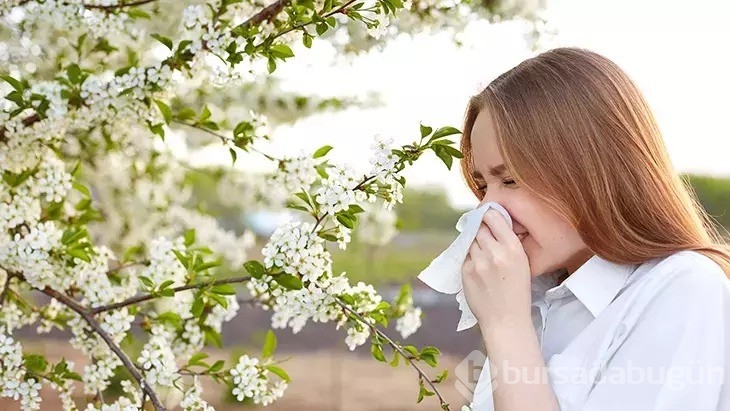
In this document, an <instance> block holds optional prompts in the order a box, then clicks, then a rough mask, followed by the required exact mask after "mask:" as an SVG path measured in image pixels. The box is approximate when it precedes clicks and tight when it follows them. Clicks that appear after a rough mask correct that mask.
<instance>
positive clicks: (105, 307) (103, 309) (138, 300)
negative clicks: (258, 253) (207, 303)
mask: <svg viewBox="0 0 730 411" xmlns="http://www.w3.org/2000/svg"><path fill="white" fill-rule="evenodd" d="M250 279H251V277H232V278H224V279H222V280H215V281H208V282H205V283H198V284H188V285H183V286H180V287H175V288H173V289H172V291H174V292H176V293H177V292H179V291H185V290H192V289H197V288H203V287H208V286H216V285H220V284H235V283H244V282H246V281H249V280H250ZM158 297H159V295H156V294H145V295H139V296H137V297H132V298H128V299H126V300H124V301H120V302H118V303H114V304H109V305H103V306H101V307H95V308H92V309H91V310H89V314H90V315H96V314H99V313H103V312H106V311H109V310H116V309H118V308H122V307H126V306H128V305H132V304H138V303H141V302H145V301H148V300H153V299H155V298H158Z"/></svg>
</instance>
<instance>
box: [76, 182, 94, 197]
mask: <svg viewBox="0 0 730 411" xmlns="http://www.w3.org/2000/svg"><path fill="white" fill-rule="evenodd" d="M73 188H74V189H75V190H76V191H78V192H79V193H81V194H83V195H85V196H86V197H91V191H89V189H88V188H87V187H86V186H85V185H83V184H81V183H79V182H74V183H73Z"/></svg>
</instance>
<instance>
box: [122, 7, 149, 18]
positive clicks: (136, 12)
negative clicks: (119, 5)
mask: <svg viewBox="0 0 730 411" xmlns="http://www.w3.org/2000/svg"><path fill="white" fill-rule="evenodd" d="M127 14H128V15H129V17H131V18H133V19H148V20H149V19H150V15H149V13H147V12H146V11H144V10H142V9H140V8H137V7H132V8H129V9H127Z"/></svg>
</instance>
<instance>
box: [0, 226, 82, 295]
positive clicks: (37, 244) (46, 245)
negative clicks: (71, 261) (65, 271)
mask: <svg viewBox="0 0 730 411" xmlns="http://www.w3.org/2000/svg"><path fill="white" fill-rule="evenodd" d="M19 231H20V232H18V233H16V234H15V235H14V236H13V237H12V238H7V237H6V238H5V239H4V241H3V239H0V264H1V265H2V266H3V267H5V269H8V270H11V271H16V272H21V273H23V275H24V276H25V279H26V281H27V282H28V284H30V285H31V286H33V287H36V288H40V289H43V288H45V287H51V288H53V289H56V290H65V289H66V288H68V287H69V286H70V285H71V284H72V279H70V278H68V277H67V276H63V275H58V274H59V273H58V271H59V268H60V265H59V263H58V261H57V259H56V258H53V257H52V256H51V252H52V251H54V250H60V248H61V236H62V235H63V231H61V230H60V229H59V228H57V227H56V225H55V224H54V222H52V221H46V222H43V223H37V224H35V225H32V226H30V227H27V226H22V227H21V228H20V230H19Z"/></svg>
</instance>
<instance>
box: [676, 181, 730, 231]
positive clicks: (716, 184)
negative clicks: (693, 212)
mask: <svg viewBox="0 0 730 411" xmlns="http://www.w3.org/2000/svg"><path fill="white" fill-rule="evenodd" d="M682 178H683V179H684V180H685V181H687V182H688V183H689V184H691V187H692V189H693V190H694V192H695V194H696V195H697V199H698V200H699V201H700V204H702V206H703V207H704V208H705V211H707V213H708V214H709V215H710V216H711V217H712V219H713V220H714V221H715V224H716V226H717V227H718V228H719V229H720V231H721V232H722V234H724V235H726V236H727V235H728V233H726V232H724V230H727V229H730V213H729V212H728V211H730V210H729V209H730V178H728V177H724V178H721V177H712V176H703V175H697V174H684V175H683V176H682Z"/></svg>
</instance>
